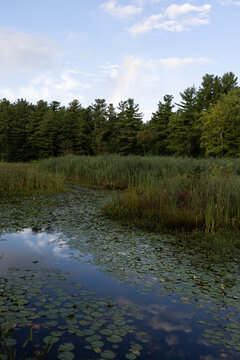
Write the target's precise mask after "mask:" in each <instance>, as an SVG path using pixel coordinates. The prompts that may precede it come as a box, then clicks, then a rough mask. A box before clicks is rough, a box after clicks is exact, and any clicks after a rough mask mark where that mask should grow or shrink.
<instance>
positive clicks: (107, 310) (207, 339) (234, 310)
mask: <svg viewBox="0 0 240 360" xmlns="http://www.w3.org/2000/svg"><path fill="white" fill-rule="evenodd" d="M110 196H111V195H110V194H109V193H107V192H100V191H96V190H89V189H81V188H73V189H72V191H71V193H66V194H61V195H55V196H50V197H40V198H39V199H36V200H33V199H32V198H30V197H29V198H25V199H20V198H19V199H15V200H12V201H11V202H9V201H2V204H0V208H1V210H0V211H2V212H1V214H0V215H1V220H2V221H1V222H2V225H1V227H2V236H1V238H0V256H1V255H2V258H1V260H0V327H2V329H3V331H5V335H4V339H5V340H6V339H7V340H6V344H5V343H4V341H5V340H3V341H2V348H3V349H4V354H5V358H6V359H8V358H11V355H9V354H10V353H9V351H10V350H9V349H16V350H17V357H16V358H19V359H20V358H21V356H22V354H23V353H24V351H26V355H24V357H23V358H24V359H27V358H29V359H31V358H33V350H32V348H31V344H30V342H28V343H27V344H26V346H25V347H24V348H23V344H24V342H25V340H26V339H27V337H28V336H29V329H30V328H31V327H32V328H33V342H34V346H35V350H34V351H35V352H37V351H41V350H43V351H45V352H46V343H48V342H49V344H50V343H51V342H52V343H53V344H52V346H51V349H49V353H48V354H47V357H46V358H47V359H57V358H59V359H73V358H75V359H112V358H115V359H135V358H138V359H154V360H155V359H157V360H159V359H164V360H175V359H176V360H178V359H186V360H190V359H191V360H192V359H196V360H197V359H203V360H214V359H224V358H226V359H238V358H239V352H238V351H239V350H240V347H239V345H240V327H239V308H240V305H239V299H238V296H239V284H238V278H239V277H238V275H239V266H238V263H237V261H233V263H229V264H225V265H224V266H220V265H218V266H216V265H215V266H212V265H211V266H210V265H209V266H208V265H207V266H206V264H205V266H202V265H203V264H201V258H199V257H190V256H189V255H188V254H185V253H180V252H179V251H178V252H177V251H176V249H175V247H174V245H173V243H172V242H173V239H171V238H168V237H166V236H165V237H164V236H160V235H155V234H151V233H146V232H142V231H139V230H137V229H132V228H128V227H127V226H122V225H119V224H118V223H116V222H112V221H110V220H108V219H105V218H104V217H103V216H102V215H101V212H100V208H101V206H102V204H103V203H104V201H106V200H107V199H108V198H109V197H110ZM9 329H14V331H13V333H12V334H11V335H10V336H9V334H8V335H6V333H7V331H8V330H9ZM3 331H2V332H3ZM48 336H50V338H48ZM9 338H10V339H11V340H12V339H13V341H12V343H11V340H10V342H9ZM14 340H16V341H14ZM3 358H4V357H3ZM0 359H1V356H0Z"/></svg>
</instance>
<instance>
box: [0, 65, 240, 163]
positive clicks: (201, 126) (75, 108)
mask: <svg viewBox="0 0 240 360" xmlns="http://www.w3.org/2000/svg"><path fill="white" fill-rule="evenodd" d="M180 97H181V101H180V102H179V103H178V104H176V103H174V99H173V96H171V95H165V96H164V97H163V101H159V103H158V105H157V109H156V111H155V112H153V113H152V117H151V119H149V121H148V122H147V123H143V114H142V113H141V112H140V110H139V105H138V104H136V103H135V102H134V100H133V99H128V100H126V101H121V102H120V103H119V105H118V107H117V108H114V106H113V105H112V104H109V105H108V104H107V103H106V101H105V100H104V99H96V100H95V102H94V104H92V105H90V106H88V107H87V108H84V107H83V106H82V105H81V104H80V103H79V101H78V100H76V99H75V100H73V101H72V102H71V103H70V104H69V105H68V107H64V106H61V104H60V103H59V102H57V101H53V102H51V103H50V104H48V103H47V102H45V101H43V100H39V101H38V103H37V104H31V103H29V102H28V101H27V100H24V99H19V100H17V101H16V102H14V103H11V102H10V101H8V100H7V99H2V100H1V101H0V160H2V161H31V160H37V159H40V158H48V157H51V156H60V155H64V154H76V155H100V154H104V153H109V154H111V153H118V154H121V155H164V156H165V155H173V156H191V157H207V156H225V157H238V156H239V155H240V136H239V135H240V88H239V87H238V84H237V77H236V76H235V75H234V74H233V73H232V72H229V73H225V74H224V75H223V76H222V77H219V76H214V75H209V74H206V75H205V76H203V78H202V83H201V86H200V87H199V88H198V89H196V88H195V87H194V86H192V87H189V88H187V89H185V90H184V91H183V92H182V93H180Z"/></svg>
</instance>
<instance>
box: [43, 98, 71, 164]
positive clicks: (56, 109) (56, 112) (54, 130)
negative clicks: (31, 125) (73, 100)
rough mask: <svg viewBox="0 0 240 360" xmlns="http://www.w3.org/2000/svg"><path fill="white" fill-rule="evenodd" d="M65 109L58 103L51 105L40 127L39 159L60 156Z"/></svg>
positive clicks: (54, 102)
mask: <svg viewBox="0 0 240 360" xmlns="http://www.w3.org/2000/svg"><path fill="white" fill-rule="evenodd" d="M64 111H65V109H64V108H62V107H60V103H59V102H58V101H53V102H52V103H50V106H49V108H48V111H47V113H46V114H45V116H44V118H43V121H42V122H41V124H40V127H39V131H38V134H39V157H40V158H45V157H50V156H58V155H59V154H60V153H61V151H60V150H61V146H60V144H61V143H60V140H62V139H61V137H59V134H60V129H61V126H60V124H61V123H62V117H63V115H64Z"/></svg>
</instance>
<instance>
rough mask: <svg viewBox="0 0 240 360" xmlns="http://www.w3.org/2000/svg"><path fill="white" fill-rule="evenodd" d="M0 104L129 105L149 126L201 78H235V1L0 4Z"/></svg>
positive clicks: (239, 5) (238, 59)
mask: <svg viewBox="0 0 240 360" xmlns="http://www.w3.org/2000/svg"><path fill="white" fill-rule="evenodd" d="M0 6H1V7H0V19H1V22H0V72H1V77H0V78H1V81H0V99H1V98H4V97H6V98H7V99H9V100H11V101H15V100H16V99H17V98H26V99H27V100H28V101H30V102H33V103H35V102H36V101H38V100H39V99H44V100H47V101H49V102H50V101H53V100H58V101H60V102H61V103H62V104H64V105H67V104H68V103H69V102H70V101H71V100H73V99H75V98H76V99H79V101H80V102H81V103H82V104H83V106H87V105H90V104H91V103H93V102H94V99H96V98H105V99H106V100H107V102H108V103H110V102H112V103H114V105H117V104H118V103H119V101H121V100H126V99H128V98H129V97H132V98H134V99H135V101H136V102H137V103H138V104H140V109H141V111H143V112H144V114H145V120H148V119H149V118H150V116H151V113H152V112H153V111H155V110H156V108H157V103H158V101H161V100H162V97H163V96H164V95H165V94H172V95H174V99H175V101H178V100H179V92H180V91H183V90H184V89H185V88H186V87H188V86H191V85H193V84H195V85H196V87H198V86H199V85H200V83H201V78H202V76H203V75H204V74H206V73H210V74H215V75H222V74H223V73H224V72H227V71H233V72H234V73H235V74H236V76H238V77H240V70H239V64H240V50H239V35H240V21H239V20H240V1H235V0H206V1H203V0H192V1H191V0H188V2H185V1H181V0H178V1H174V0H105V1H104V0H68V1H66V0H41V1H33V0H21V1H19V0H8V1H3V0H0Z"/></svg>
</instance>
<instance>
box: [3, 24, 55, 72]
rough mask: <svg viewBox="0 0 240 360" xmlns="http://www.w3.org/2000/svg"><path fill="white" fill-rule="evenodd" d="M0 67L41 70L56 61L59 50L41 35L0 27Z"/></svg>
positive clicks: (7, 69) (4, 69)
mask: <svg viewBox="0 0 240 360" xmlns="http://www.w3.org/2000/svg"><path fill="white" fill-rule="evenodd" d="M0 48H1V56H0V69H1V70H2V71H13V70H17V71H21V70H42V69H46V68H51V67H53V66H55V65H56V63H58V61H59V58H60V55H61V54H60V50H59V48H58V46H57V44H56V43H55V42H53V41H52V40H51V39H49V38H47V37H43V36H37V35H31V34H27V33H24V32H20V31H15V30H9V29H3V28H0Z"/></svg>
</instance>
